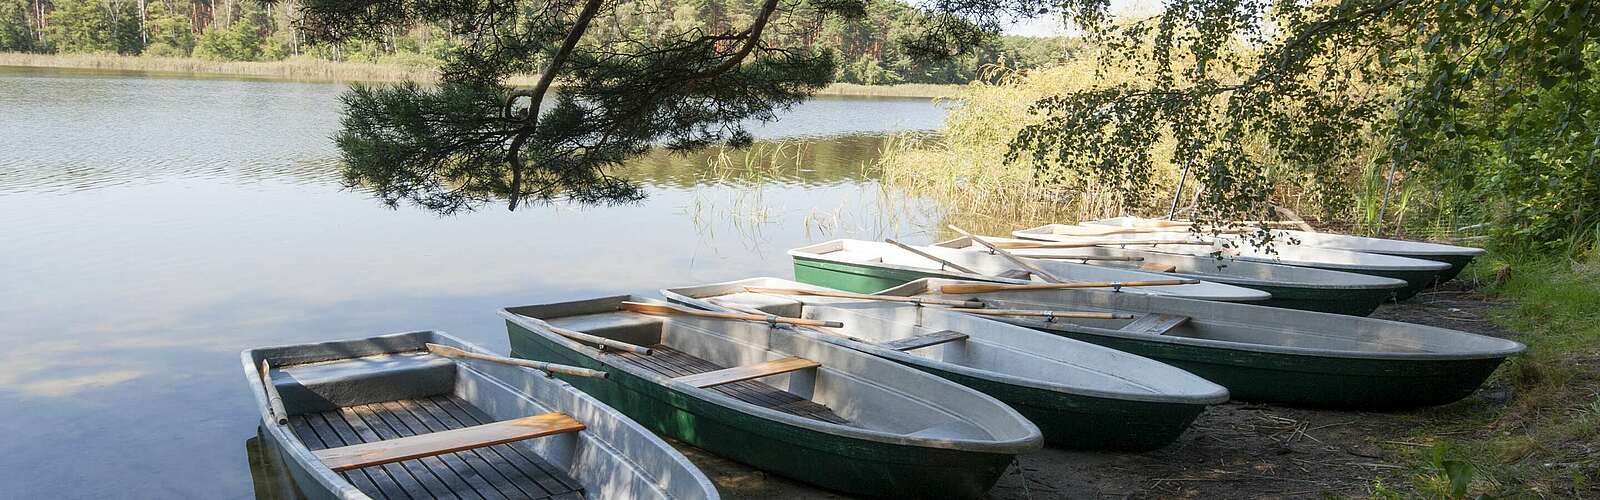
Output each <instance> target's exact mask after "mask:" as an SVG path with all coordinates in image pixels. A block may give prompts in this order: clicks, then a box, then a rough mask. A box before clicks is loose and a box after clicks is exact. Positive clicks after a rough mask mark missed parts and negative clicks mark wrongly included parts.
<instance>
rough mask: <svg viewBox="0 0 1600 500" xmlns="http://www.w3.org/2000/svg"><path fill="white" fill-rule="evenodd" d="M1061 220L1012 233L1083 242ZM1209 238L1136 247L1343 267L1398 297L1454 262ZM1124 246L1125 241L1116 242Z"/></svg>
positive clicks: (1115, 237) (1158, 235)
mask: <svg viewBox="0 0 1600 500" xmlns="http://www.w3.org/2000/svg"><path fill="white" fill-rule="evenodd" d="M1060 227H1064V226H1063V225H1061V224H1049V225H1045V226H1039V227H1035V228H1029V229H1021V230H1017V231H1014V232H1012V233H1011V234H1012V235H1013V236H1016V237H1018V238H1023V239H1030V240H1043V241H1061V242H1072V241H1085V239H1084V237H1081V236H1064V235H1061V234H1058V231H1060V229H1058V228H1060ZM1183 238H1194V234H1192V233H1189V232H1144V233H1131V234H1108V235H1101V236H1095V237H1094V238H1093V240H1094V241H1118V242H1128V243H1127V245H1126V247H1128V248H1133V247H1134V245H1136V244H1138V242H1139V241H1141V240H1145V241H1148V240H1152V239H1155V240H1161V241H1171V240H1174V239H1183ZM1208 238H1209V239H1206V240H1197V243H1205V244H1156V245H1138V247H1137V248H1139V249H1141V250H1150V251H1154V252H1161V253H1172V254H1179V255H1197V256H1212V257H1226V258H1230V259H1234V260H1241V261H1249V262H1266V263H1271V264H1284V265H1290V266H1300V267H1311V268H1316V269H1327V270H1330V271H1344V272H1351V273H1359V274H1366V275H1371V276H1382V277H1385V278H1395V279H1399V280H1404V281H1405V282H1406V286H1405V287H1404V288H1401V289H1399V290H1397V291H1396V292H1395V298H1396V299H1397V300H1405V299H1409V298H1411V297H1412V296H1414V295H1416V294H1417V292H1420V291H1422V290H1423V289H1424V288H1427V287H1428V285H1431V284H1433V282H1434V281H1435V280H1436V279H1438V277H1439V273H1441V272H1444V271H1446V270H1448V269H1450V264H1446V263H1443V262H1436V261H1431V260H1423V259H1413V258H1410V257H1396V256H1393V255H1381V254H1373V253H1365V252H1352V251H1348V250H1334V249H1331V248H1317V247H1308V246H1303V245H1295V244H1292V242H1290V241H1276V242H1274V243H1272V244H1271V245H1269V246H1266V247H1260V248H1257V247H1255V246H1254V245H1251V244H1250V243H1249V242H1247V241H1244V240H1242V239H1240V238H1238V237H1235V236H1228V235H1218V236H1209V237H1208ZM1117 246H1124V245H1117Z"/></svg>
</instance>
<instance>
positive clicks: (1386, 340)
mask: <svg viewBox="0 0 1600 500" xmlns="http://www.w3.org/2000/svg"><path fill="white" fill-rule="evenodd" d="M952 284H963V282H959V281H952V280H943V279H928V280H919V281H916V282H913V283H908V284H906V285H903V286H900V287H896V288H893V289H890V290H885V291H883V292H881V294H882V295H887V296H897V297H922V298H928V299H954V300H973V299H976V300H979V301H981V302H982V303H984V304H985V305H986V306H989V307H997V308H1006V309H1044V310H1055V309H1072V310H1079V311H1118V312H1132V313H1135V314H1137V315H1138V317H1137V318H1135V319H1133V320H1095V319H1074V318H1065V319H1063V318H1055V319H1054V320H1053V321H1046V320H1042V319H1038V318H1029V317H1004V316H991V318H992V319H995V320H999V321H1004V322H1007V323H1011V324H1015V325H1021V326H1027V327H1030V328H1034V329H1036V330H1040V331H1044V332H1048V333H1053V334H1056V335H1062V336H1066V337H1070V338H1073V339H1077V340H1082V341H1086V342H1090V343H1094V344H1099V345H1103V346H1106V347H1111V348H1114V349H1117V350H1121V351H1125V352H1129V353H1132V354H1138V355H1141V356H1145V357H1148V358H1151V359H1155V360H1157V361H1161V362H1164V363H1167V364H1170V365H1173V366H1176V367H1179V368H1182V369H1184V370H1188V371H1189V372H1191V373H1194V374H1196V375H1199V376H1201V377H1205V378H1206V379H1209V380H1211V381H1213V382H1216V383H1218V384H1222V386H1224V387H1227V388H1228V391H1229V392H1230V393H1231V394H1232V395H1233V398H1234V399H1239V400H1245V401H1262V402H1276V403H1288V404H1297V405H1306V406H1320V407H1336V408H1355V409H1399V408H1408V407H1419V406H1430V405H1440V404H1445V403H1450V402H1453V401H1456V400H1459V399H1461V398H1463V397H1466V396H1467V395H1468V394H1471V393H1472V392H1473V391H1474V390H1476V389H1477V388H1478V386H1479V385H1481V384H1482V383H1483V381H1484V380H1485V379H1486V378H1488V376H1489V375H1490V374H1491V373H1493V372H1494V370H1495V368H1496V367H1498V366H1499V365H1500V363H1501V362H1503V361H1504V360H1505V359H1506V357H1508V356H1511V355H1514V354H1517V353H1519V352H1522V350H1523V345H1522V344H1520V343H1517V342H1514V341H1510V340H1505V339H1499V338H1494V337H1487V336H1483V335H1476V334H1471V333H1466V332H1461V331H1457V330H1449V329H1444V328H1436V327H1431V326H1423V325H1415V324H1410V323H1401V322H1398V321H1386V320H1380V319H1372V318H1360V317H1351V316H1342V315H1335V314H1328V313H1318V312H1310V311H1296V310H1291V309H1278V308H1271V307H1262V306H1256V305H1248V304H1228V303H1218V302H1203V301H1196V300H1187V299H1179V298H1172V297H1163V296H1159V295H1136V294H1126V293H1122V294H1119V293H1109V292H1104V291H1099V290H1011V291H992V292H987V293H980V294H944V293H941V292H942V291H943V290H942V288H943V287H945V286H947V285H952Z"/></svg>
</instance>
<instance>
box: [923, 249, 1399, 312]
mask: <svg viewBox="0 0 1600 500" xmlns="http://www.w3.org/2000/svg"><path fill="white" fill-rule="evenodd" d="M999 240H1000V241H1006V240H1011V241H1038V240H1024V239H1018V238H1000V239H999ZM964 241H967V242H969V241H970V238H968V237H966V236H962V237H960V238H952V239H949V240H945V241H941V242H939V243H935V244H934V246H941V247H945V248H956V249H961V250H972V249H973V248H972V247H971V244H969V245H968V246H965V247H956V246H951V245H958V244H960V243H961V242H964ZM1094 248H1104V249H1108V250H1117V251H1122V252H1130V253H1136V254H1156V255H1162V256H1169V257H1177V258H1185V259H1204V258H1207V257H1209V256H1207V255H1193V254H1183V253H1169V252H1161V251H1157V250H1153V249H1146V248H1129V247H1128V245H1096V246H1095V247H1091V249H1094ZM1017 250H1023V251H1020V252H1014V253H1016V254H1017V256H1018V257H1022V258H1025V259H1038V257H1034V256H1032V255H1029V254H1027V252H1026V250H1031V249H1017ZM1040 250H1048V249H1040ZM1063 250H1074V249H1071V248H1067V249H1063ZM1223 258H1224V259H1228V260H1233V261H1236V262H1239V263H1244V264H1251V265H1260V266H1273V267H1287V268H1293V269H1295V270H1297V271H1310V272H1314V273H1339V274H1342V275H1345V276H1340V277H1341V278H1344V279H1350V280H1362V281H1364V283H1356V284H1349V285H1346V284H1339V283H1327V282H1318V281H1306V280H1295V281H1285V280H1268V279H1263V278H1254V277H1249V276H1238V275H1229V274H1216V273H1200V272H1192V271H1182V270H1179V271H1172V272H1166V273H1161V274H1164V275H1172V276H1181V277H1186V278H1194V279H1198V280H1202V281H1210V282H1213V283H1222V284H1227V285H1234V286H1244V287H1256V286H1274V287H1283V288H1297V289H1304V290H1398V289H1401V288H1405V287H1406V285H1407V283H1406V281H1405V280H1402V279H1396V278H1389V277H1384V276H1374V275H1371V274H1361V273H1353V272H1349V271H1339V270H1334V269H1322V268H1317V267H1307V266H1295V265H1290V264H1282V263H1278V262H1269V261H1259V260H1241V259H1238V258H1236V257H1223ZM1064 260H1072V259H1064ZM1090 265H1095V264H1090ZM1106 267H1112V266H1106ZM1267 300H1272V299H1267Z"/></svg>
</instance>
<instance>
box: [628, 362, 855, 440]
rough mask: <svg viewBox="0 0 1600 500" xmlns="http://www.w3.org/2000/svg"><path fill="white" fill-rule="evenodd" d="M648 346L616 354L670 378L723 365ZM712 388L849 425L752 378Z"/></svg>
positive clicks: (752, 401) (821, 407) (825, 410)
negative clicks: (642, 350) (646, 350)
mask: <svg viewBox="0 0 1600 500" xmlns="http://www.w3.org/2000/svg"><path fill="white" fill-rule="evenodd" d="M650 348H651V349H653V350H655V354H654V355H651V356H639V355H635V354H627V353H623V354H620V355H619V356H618V357H619V358H620V359H623V360H626V361H628V362H629V363H632V364H633V365H635V366H638V367H640V368H643V369H645V370H649V371H652V372H655V373H659V374H662V375H665V376H667V377H673V378H676V377H682V376H687V375H694V374H699V373H706V372H712V371H717V370H721V369H723V368H724V367H722V366H719V365H717V364H716V363H712V362H710V361H706V360H704V359H700V358H698V357H695V356H693V355H691V354H689V353H685V352H682V351H678V350H676V349H673V348H672V347H670V346H667V345H664V344H657V345H653V346H650ZM711 390H714V391H717V392H719V393H722V394H725V395H727V396H729V397H732V398H734V399H737V400H739V401H742V402H745V403H749V404H752V405H756V406H760V407H762V408H769V409H773V410H777V411H781V412H784V413H788V414H791V415H796V416H800V417H806V418H811V419H815V420H820V421H823V422H828V423H833V424H840V425H849V424H850V421H849V420H846V419H844V417H840V416H839V415H838V414H836V413H834V412H833V410H832V409H830V408H828V407H827V405H824V404H821V403H818V402H815V401H812V400H810V399H806V398H803V397H800V396H797V395H795V394H793V393H790V392H788V391H784V390H782V389H778V388H776V387H773V386H770V385H767V384H763V383H761V382H759V381H755V380H746V381H743V382H734V383H731V384H724V385H719V386H716V387H712V388H711Z"/></svg>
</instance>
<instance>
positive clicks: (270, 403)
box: [261, 359, 289, 425]
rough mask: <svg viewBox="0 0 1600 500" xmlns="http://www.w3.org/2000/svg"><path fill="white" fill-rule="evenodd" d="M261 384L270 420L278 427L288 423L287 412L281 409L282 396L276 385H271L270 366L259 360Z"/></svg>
mask: <svg viewBox="0 0 1600 500" xmlns="http://www.w3.org/2000/svg"><path fill="white" fill-rule="evenodd" d="M261 383H262V384H266V386H267V387H266V391H267V410H268V411H270V412H271V413H272V420H273V421H274V422H277V423H278V425H284V424H287V423H289V412H287V411H284V409H283V396H281V395H279V394H278V385H277V384H274V383H272V364H270V363H267V360H265V359H263V360H261Z"/></svg>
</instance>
